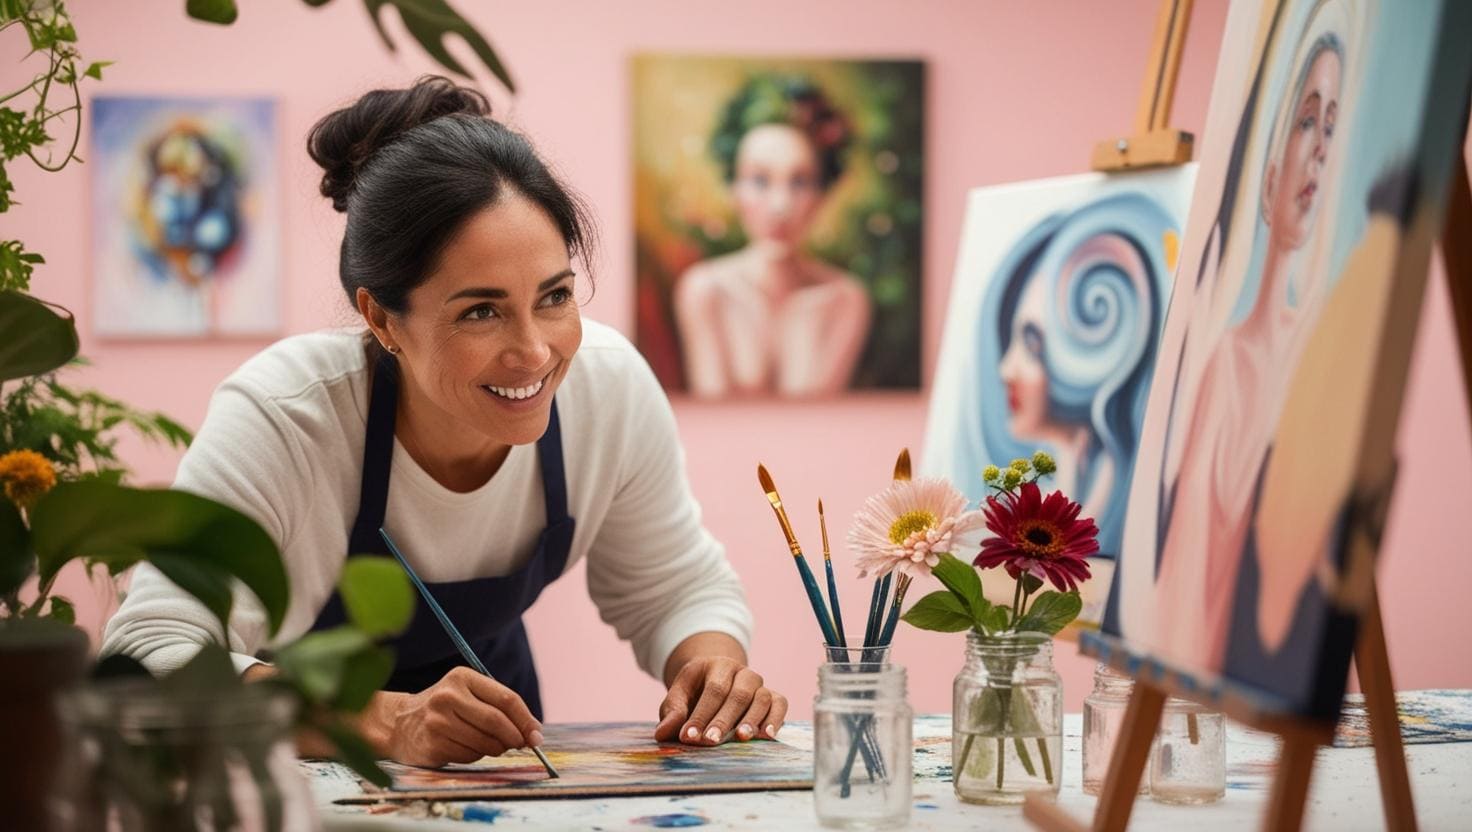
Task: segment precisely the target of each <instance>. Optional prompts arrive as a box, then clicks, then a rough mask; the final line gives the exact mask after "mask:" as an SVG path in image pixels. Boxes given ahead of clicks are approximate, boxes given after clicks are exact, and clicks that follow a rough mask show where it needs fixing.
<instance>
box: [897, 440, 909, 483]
mask: <svg viewBox="0 0 1472 832" xmlns="http://www.w3.org/2000/svg"><path fill="white" fill-rule="evenodd" d="M894 478H895V479H897V480H907V479H909V478H910V449H909V448H905V449H903V450H901V451H900V456H899V459H896V460H895V461H894Z"/></svg>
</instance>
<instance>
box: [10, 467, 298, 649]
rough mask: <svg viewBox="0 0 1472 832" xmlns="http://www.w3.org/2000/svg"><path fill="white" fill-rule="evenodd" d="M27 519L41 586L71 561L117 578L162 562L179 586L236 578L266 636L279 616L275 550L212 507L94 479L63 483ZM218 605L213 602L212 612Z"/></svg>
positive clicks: (280, 580)
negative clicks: (251, 597)
mask: <svg viewBox="0 0 1472 832" xmlns="http://www.w3.org/2000/svg"><path fill="white" fill-rule="evenodd" d="M30 519H31V537H32V541H33V545H34V546H35V550H36V557H37V569H38V572H39V573H40V575H41V577H42V579H43V580H44V579H46V578H49V577H50V576H52V575H55V574H56V572H57V571H58V570H59V569H61V567H62V566H63V565H65V564H66V562H67V561H69V560H71V559H73V558H78V557H80V558H87V559H90V560H94V561H97V562H99V563H102V564H104V565H105V566H107V568H108V570H109V571H110V572H112V573H113V574H117V572H118V571H120V570H121V569H125V568H127V567H129V566H132V565H133V564H135V563H137V562H138V561H140V560H154V559H155V556H158V555H162V556H163V560H164V563H165V564H166V565H167V566H168V567H169V569H172V570H173V571H174V573H175V575H184V576H185V580H191V579H194V578H195V577H196V576H198V575H202V574H208V573H210V572H214V573H217V574H218V575H219V576H221V577H222V578H223V577H226V576H228V577H234V578H237V579H239V580H240V582H241V583H243V584H245V585H246V587H248V588H249V589H250V590H251V591H252V592H254V593H255V595H256V597H257V598H259V599H260V601H261V605H262V607H264V608H265V611H266V619H267V622H268V624H269V626H270V632H271V633H272V634H274V633H275V632H276V631H277V629H278V628H279V627H280V626H281V621H282V619H283V618H284V617H285V616H286V607H287V603H288V601H289V590H288V586H287V579H286V568H285V567H284V566H283V565H282V563H281V554H280V552H279V551H278V550H277V548H276V544H275V543H274V542H272V540H271V537H270V535H268V534H266V531H265V530H264V529H262V528H261V527H260V525H259V524H257V523H256V522H255V521H254V520H252V519H250V518H249V517H246V516H245V515H244V514H241V513H240V512H238V511H236V510H235V509H233V508H230V507H229V506H226V505H222V504H220V503H217V502H215V501H214V500H210V499H207V498H205V497H200V496H198V495H195V494H188V493H185V492H183V491H171V490H168V489H137V488H127V487H124V486H119V485H114V484H112V483H108V482H102V481H99V480H90V481H84V482H67V483H62V484H60V485H58V486H56V487H55V488H53V489H52V490H51V491H50V493H48V494H47V495H46V496H45V497H42V498H41V500H40V501H39V502H38V503H37V504H36V507H35V508H34V509H33V510H32V511H31V517H30ZM170 556H172V557H170ZM185 562H188V563H191V564H192V565H193V566H195V567H198V568H197V569H195V570H194V571H190V572H188V573H187V574H186V570H185V568H184V567H181V566H180V564H181V563H185ZM159 568H160V569H161V570H162V569H164V565H160V567H159ZM165 574H168V573H167V572H165ZM202 586H203V585H202ZM203 589H204V590H205V591H209V592H215V591H216V590H215V589H214V588H212V587H210V586H203ZM221 606H223V604H222V603H221V602H220V601H219V599H218V598H217V599H216V604H215V606H214V607H212V609H216V610H218V609H219V608H220V607H221Z"/></svg>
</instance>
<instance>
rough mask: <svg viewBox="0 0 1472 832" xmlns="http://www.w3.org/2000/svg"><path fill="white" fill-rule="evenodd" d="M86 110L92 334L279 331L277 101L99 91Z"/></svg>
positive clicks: (138, 335)
mask: <svg viewBox="0 0 1472 832" xmlns="http://www.w3.org/2000/svg"><path fill="white" fill-rule="evenodd" d="M89 114H90V116H91V122H92V151H91V155H90V157H89V159H88V162H89V164H88V165H87V167H88V168H89V169H90V170H91V171H92V195H93V201H92V240H93V243H92V245H93V271H94V280H93V309H92V319H93V321H94V326H95V327H96V331H97V334H98V335H101V336H107V337H116V338H158V337H207V336H226V337H253V336H269V335H274V334H277V333H278V332H279V331H280V327H281V296H280V283H281V275H280V269H281V262H280V227H279V226H280V206H279V202H280V196H279V192H278V183H277V142H276V107H275V104H274V102H272V101H269V100H265V99H231V98H219V99H217V98H209V99H203V98H201V99H193V98H131V97H129V98H124V97H113V96H100V97H98V98H95V99H93V101H92V103H91V108H90V110H89Z"/></svg>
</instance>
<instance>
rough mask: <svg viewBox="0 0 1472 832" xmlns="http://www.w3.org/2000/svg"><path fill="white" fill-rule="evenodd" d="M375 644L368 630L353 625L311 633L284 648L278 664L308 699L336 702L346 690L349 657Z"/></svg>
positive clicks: (278, 654)
mask: <svg viewBox="0 0 1472 832" xmlns="http://www.w3.org/2000/svg"><path fill="white" fill-rule="evenodd" d="M372 646H373V641H372V640H371V639H370V638H368V636H367V634H365V633H363V632H362V631H361V630H358V629H355V628H353V627H351V626H342V627H334V628H332V629H330V630H323V631H321V632H316V633H309V634H307V635H305V636H302V637H301V638H300V639H298V640H296V641H294V642H292V643H291V644H288V645H287V646H285V647H283V648H281V650H280V651H278V652H277V654H276V667H277V668H278V669H280V671H281V673H282V675H283V676H284V677H285V678H287V679H288V680H290V681H291V682H292V683H293V684H294V685H295V686H296V687H297V689H298V690H300V691H301V693H302V695H303V696H304V697H305V698H306V699H307V701H308V702H311V703H314V704H318V705H323V704H327V703H330V702H332V701H333V700H334V699H335V698H336V697H337V696H338V693H339V692H340V691H341V690H342V682H343V677H344V675H345V669H346V666H347V663H348V659H349V658H350V657H351V656H352V655H353V654H354V653H356V652H358V651H360V650H363V649H365V648H369V647H372Z"/></svg>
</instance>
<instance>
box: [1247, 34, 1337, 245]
mask: <svg viewBox="0 0 1472 832" xmlns="http://www.w3.org/2000/svg"><path fill="white" fill-rule="evenodd" d="M1341 69H1342V68H1341V65H1340V60H1339V55H1338V53H1336V52H1334V51H1333V50H1332V49H1325V50H1323V51H1321V52H1320V53H1319V54H1318V55H1317V56H1316V57H1315V58H1314V61H1313V63H1312V64H1310V65H1309V69H1308V75H1307V76H1306V79H1305V81H1304V84H1303V90H1302V92H1300V93H1299V95H1298V100H1297V101H1295V102H1293V107H1294V110H1293V112H1292V115H1291V117H1290V120H1289V122H1288V133H1287V136H1286V137H1285V140H1284V142H1283V153H1282V155H1281V156H1280V157H1279V158H1278V159H1276V160H1274V161H1273V162H1272V164H1271V165H1270V166H1269V168H1268V172H1267V182H1266V183H1264V184H1265V187H1264V190H1263V197H1264V203H1265V204H1264V212H1265V214H1266V216H1267V221H1268V227H1269V228H1270V229H1272V234H1273V237H1274V239H1275V241H1276V242H1277V243H1278V245H1280V246H1282V247H1284V248H1288V249H1297V248H1301V247H1302V246H1303V244H1304V243H1305V242H1306V241H1307V240H1308V237H1309V234H1310V233H1311V232H1312V230H1313V224H1314V219H1315V217H1317V215H1318V210H1317V209H1318V204H1319V200H1318V198H1317V197H1318V192H1319V177H1320V176H1321V175H1322V174H1323V171H1324V160H1325V158H1326V157H1327V156H1328V152H1329V142H1330V140H1331V139H1333V137H1334V124H1335V121H1336V120H1337V119H1338V117H1339V82H1340V74H1341Z"/></svg>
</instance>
